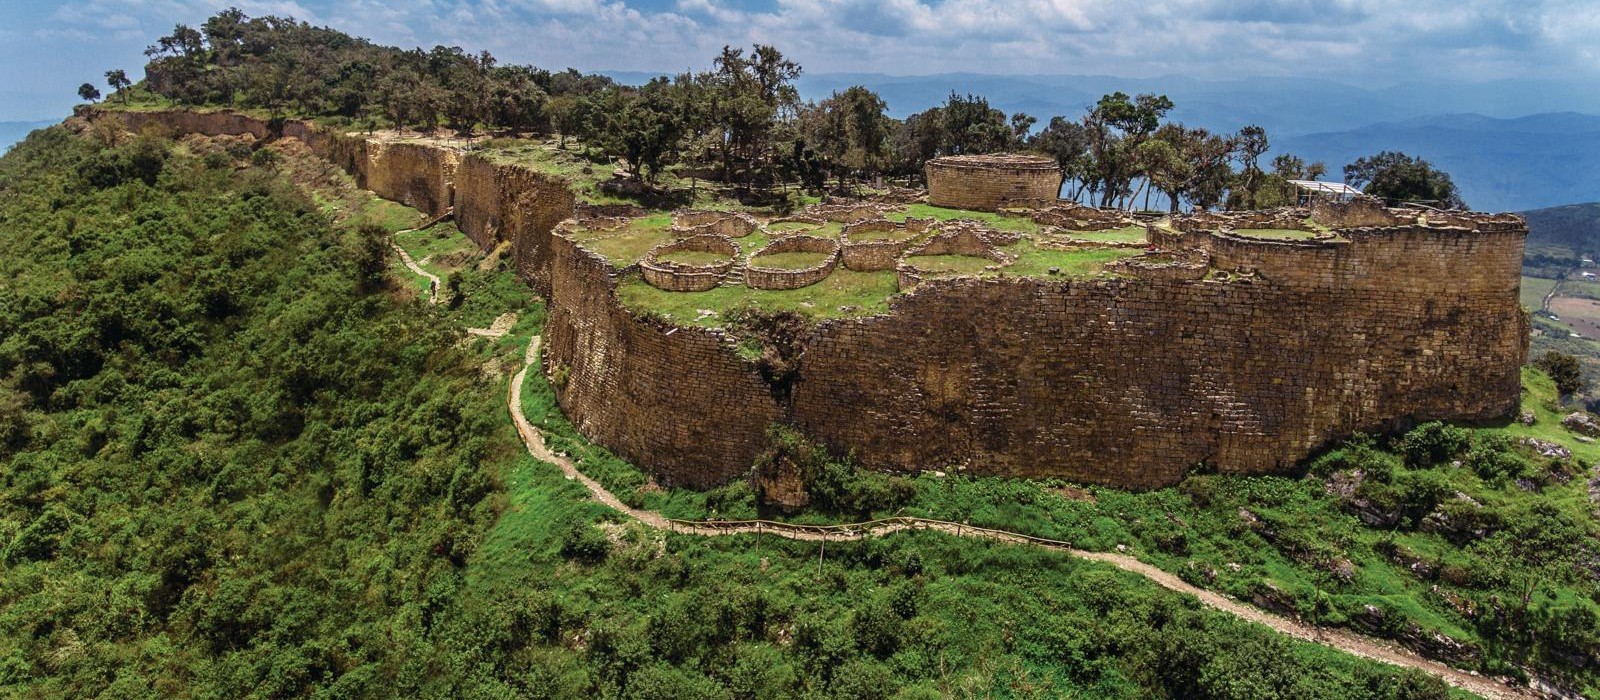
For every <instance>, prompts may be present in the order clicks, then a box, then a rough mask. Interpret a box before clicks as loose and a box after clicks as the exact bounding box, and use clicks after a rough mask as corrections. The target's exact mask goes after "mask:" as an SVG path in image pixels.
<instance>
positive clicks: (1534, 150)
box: [610, 73, 1600, 211]
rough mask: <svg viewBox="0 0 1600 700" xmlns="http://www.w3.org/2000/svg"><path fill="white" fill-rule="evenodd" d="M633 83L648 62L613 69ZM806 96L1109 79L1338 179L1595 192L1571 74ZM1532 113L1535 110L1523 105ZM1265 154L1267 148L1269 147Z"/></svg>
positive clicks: (1590, 133)
mask: <svg viewBox="0 0 1600 700" xmlns="http://www.w3.org/2000/svg"><path fill="white" fill-rule="evenodd" d="M610 75H611V76H612V77H613V78H615V79H617V80H620V81H622V82H628V83H640V82H643V81H645V80H648V79H649V78H650V77H651V74H647V73H613V74H610ZM797 85H798V87H799V89H800V94H801V96H802V97H803V98H805V99H811V100H816V99H822V98H824V97H827V96H828V95H829V94H831V93H832V92H834V91H835V90H843V89H844V88H846V87H849V86H851V85H865V86H866V87H868V88H871V89H873V90H875V91H877V92H878V94H879V95H881V96H882V97H883V98H884V101H886V102H888V104H889V112H890V114H892V115H893V116H896V117H905V116H906V115H908V114H912V113H915V112H919V111H922V110H924V109H927V108H928V107H932V106H934V105H938V104H941V103H943V102H944V100H945V99H946V98H947V97H948V96H949V95H950V93H951V92H959V93H963V94H965V93H973V94H980V95H983V96H985V97H987V98H988V100H989V103H990V104H991V105H993V106H995V107H997V108H999V109H1003V110H1005V111H1007V112H1016V111H1022V112H1027V113H1028V114H1031V115H1033V116H1035V117H1037V118H1039V120H1040V123H1041V124H1042V123H1044V122H1046V121H1048V120H1049V118H1050V117H1051V116H1053V115H1063V116H1068V117H1073V118H1076V117H1079V116H1081V115H1082V114H1083V113H1084V112H1085V111H1086V110H1087V109H1088V108H1089V107H1090V106H1091V105H1093V104H1094V102H1095V101H1096V100H1098V99H1099V97H1100V96H1101V95H1104V94H1106V93H1109V92H1113V91H1116V90H1121V91H1123V92H1127V93H1130V94H1134V93H1140V92H1155V93H1161V94H1165V95H1167V96H1168V97H1171V98H1172V101H1173V102H1174V103H1175V104H1176V107H1175V108H1174V109H1173V111H1172V113H1171V115H1170V117H1171V118H1172V119H1173V120H1175V121H1180V122H1183V123H1185V124H1188V125H1190V126H1203V127H1206V128H1208V129H1211V130H1213V131H1236V130H1238V129H1239V128H1240V127H1242V126H1245V125H1247V124H1259V125H1261V126H1263V127H1266V129H1267V134H1268V137H1269V139H1270V141H1271V143H1272V147H1273V148H1272V154H1276V153H1285V152H1290V153H1295V154H1297V155H1300V156H1301V157H1304V158H1306V159H1307V160H1309V161H1319V160H1320V161H1322V162H1324V163H1326V164H1327V165H1328V171H1329V174H1328V177H1329V178H1330V179H1339V178H1340V177H1341V176H1342V168H1343V167H1344V165H1345V164H1346V163H1349V162H1351V161H1353V160H1355V159H1356V158H1359V157H1361V156H1364V155H1370V154H1373V153H1376V152H1378V151H1380V150H1400V151H1405V152H1406V153H1408V154H1411V155H1414V156H1420V157H1422V158H1426V159H1428V160H1429V161H1431V162H1433V163H1434V165H1436V166H1438V167H1440V168H1442V169H1444V170H1445V171H1446V172H1448V173H1450V175H1451V177H1452V178H1453V179H1454V180H1455V182H1456V185H1457V186H1458V187H1460V188H1461V192H1462V196H1463V198H1465V199H1466V201H1467V203H1468V204H1470V205H1471V206H1472V207H1473V208H1476V209H1484V210H1493V211H1511V210H1528V209H1537V208H1540V207H1548V206H1552V205H1557V204H1566V203H1570V202H1586V201H1591V200H1594V199H1596V198H1597V197H1600V117H1597V116H1593V115H1594V114H1600V91H1597V90H1594V89H1592V86H1588V85H1582V84H1579V83H1576V82H1571V83H1569V82H1562V81H1548V80H1517V81H1509V80H1502V81H1494V82H1485V83H1471V84H1452V83H1413V84H1404V85H1397V86H1393V87H1387V88H1378V89H1368V88H1363V87H1359V86H1353V85H1348V84H1344V83H1340V82H1337V81H1332V80H1320V79H1299V78H1293V79H1291V78H1251V79H1240V80H1219V81H1206V80H1194V79H1191V78H1181V77H1162V78H1115V77H1109V76H1073V75H978V74H969V73H948V74H940V75H925V76H888V75H881V74H874V73H824V74H817V75H803V76H801V78H800V80H799V81H798V83H797ZM1532 112H1537V113H1536V114H1532V115H1531V116H1529V114H1530V113H1532ZM1268 157H1269V158H1270V157H1271V154H1269V155H1268Z"/></svg>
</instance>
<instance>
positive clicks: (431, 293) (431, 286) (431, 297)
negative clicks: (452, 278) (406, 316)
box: [389, 228, 439, 304]
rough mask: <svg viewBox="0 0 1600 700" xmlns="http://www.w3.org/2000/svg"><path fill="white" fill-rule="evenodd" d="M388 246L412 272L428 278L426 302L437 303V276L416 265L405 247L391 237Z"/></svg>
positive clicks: (396, 233) (398, 232)
mask: <svg viewBox="0 0 1600 700" xmlns="http://www.w3.org/2000/svg"><path fill="white" fill-rule="evenodd" d="M416 230H417V229H414V228H413V229H406V230H404V231H396V232H395V235H399V234H402V233H411V232H412V231H416ZM389 247H390V248H394V252H396V253H399V254H400V261H401V262H403V263H405V264H406V267H409V268H411V271H412V272H415V273H417V274H419V275H421V276H423V277H426V278H428V303H429V304H437V303H439V276H438V275H435V274H433V273H432V272H428V271H427V270H424V269H422V266H421V265H418V264H417V261H415V260H412V259H411V254H410V253H408V252H406V249H405V248H401V247H400V244H399V243H395V242H394V240H393V239H391V240H390V241H389Z"/></svg>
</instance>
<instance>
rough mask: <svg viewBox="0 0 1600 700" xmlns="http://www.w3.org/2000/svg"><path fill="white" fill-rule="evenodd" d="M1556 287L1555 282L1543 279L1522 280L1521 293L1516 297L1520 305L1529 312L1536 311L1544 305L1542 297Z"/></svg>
mask: <svg viewBox="0 0 1600 700" xmlns="http://www.w3.org/2000/svg"><path fill="white" fill-rule="evenodd" d="M1555 286H1556V281H1555V280H1552V279H1545V278H1543V277H1526V276H1524V277H1523V278H1522V291H1521V293H1520V296H1519V297H1518V298H1519V299H1521V301H1522V305H1523V306H1524V307H1526V308H1527V309H1528V310H1529V311H1538V310H1539V309H1540V308H1541V307H1543V305H1544V297H1545V295H1546V294H1549V293H1550V290H1551V289H1554V288H1555Z"/></svg>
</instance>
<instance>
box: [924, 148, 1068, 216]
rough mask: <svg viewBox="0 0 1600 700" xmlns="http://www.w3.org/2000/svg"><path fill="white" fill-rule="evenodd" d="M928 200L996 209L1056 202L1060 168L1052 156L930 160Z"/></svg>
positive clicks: (966, 206) (968, 206)
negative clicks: (1015, 205) (1021, 202)
mask: <svg viewBox="0 0 1600 700" xmlns="http://www.w3.org/2000/svg"><path fill="white" fill-rule="evenodd" d="M923 172H924V174H925V175H926V176H927V178H928V203H929V204H932V205H935V206H940V207H951V208H954V209H976V210H982V211H995V210H997V209H999V208H1000V207H1001V205H1003V204H1005V203H1006V202H1020V201H1041V200H1042V201H1051V202H1053V201H1055V200H1056V199H1058V198H1059V197H1060V195H1061V169H1060V168H1058V167H1056V164H1055V161H1054V160H1051V159H1049V158H1042V157H1031V156H1005V155H997V156H946V157H943V158H935V159H933V160H930V161H928V164H927V165H926V166H924V168H923Z"/></svg>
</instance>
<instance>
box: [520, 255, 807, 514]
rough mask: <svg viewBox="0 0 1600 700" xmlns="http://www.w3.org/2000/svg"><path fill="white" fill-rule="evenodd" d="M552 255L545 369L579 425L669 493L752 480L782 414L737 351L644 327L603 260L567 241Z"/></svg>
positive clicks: (706, 333) (699, 335)
mask: <svg viewBox="0 0 1600 700" xmlns="http://www.w3.org/2000/svg"><path fill="white" fill-rule="evenodd" d="M550 245H551V248H552V250H553V252H554V255H553V264H552V266H551V268H550V301H551V303H550V306H549V315H548V317H547V319H546V321H545V341H546V342H545V348H546V350H545V353H546V354H545V358H546V363H545V366H546V369H547V370H548V371H549V372H550V374H551V378H552V383H553V384H555V386H556V388H557V393H558V396H559V397H560V400H561V408H562V410H563V411H565V412H566V414H567V418H569V419H570V420H571V421H572V423H573V425H575V426H577V428H578V430H580V431H582V432H583V434H584V435H586V436H588V437H589V438H591V439H593V440H595V441H596V442H599V443H600V444H602V445H605V446H606V447H608V448H610V449H611V450H612V451H613V452H616V453H617V454H618V455H620V456H621V457H623V458H624V459H627V460H629V461H631V462H633V463H635V464H638V465H641V466H643V467H644V468H645V469H647V470H648V471H650V472H651V473H653V474H655V475H656V476H657V477H659V478H661V479H662V480H663V481H666V482H669V483H678V484H687V485H690V486H696V487H706V486H712V485H716V484H719V483H723V482H726V481H728V480H729V479H732V478H734V477H735V476H737V475H739V474H742V473H744V472H745V471H746V470H748V469H749V468H750V465H751V464H752V463H753V462H754V461H755V459H756V457H757V455H759V454H760V452H761V450H762V449H763V448H765V446H766V445H767V440H766V432H767V429H768V428H769V427H770V426H772V425H773V424H775V423H778V422H781V421H782V418H783V411H782V407H781V406H780V405H779V403H778V401H777V400H776V399H774V398H773V396H772V394H771V393H770V391H769V387H768V385H767V383H766V382H765V381H764V380H763V379H762V377H761V375H760V374H759V373H758V372H757V371H756V370H755V368H754V367H752V366H751V364H750V363H747V362H745V361H743V360H741V359H739V357H738V356H737V355H736V354H735V353H734V351H733V342H732V341H731V340H730V339H729V338H728V337H727V336H725V335H723V334H722V333H720V332H717V331H713V330H707V329H704V328H678V327H666V326H661V325H656V324H653V323H650V322H649V321H646V320H642V319H639V318H635V317H634V316H633V315H632V314H629V313H628V312H627V311H626V310H625V309H623V307H622V305H621V303H619V302H618V300H617V298H616V285H615V282H614V281H613V279H612V278H611V276H610V273H611V267H610V265H609V264H608V263H607V262H606V261H605V260H604V259H603V258H601V257H600V256H598V255H596V254H594V253H591V252H589V251H587V250H584V249H583V248H582V247H580V246H578V245H577V244H576V243H573V242H572V241H570V240H568V239H567V238H566V237H564V236H561V235H555V236H551V237H550Z"/></svg>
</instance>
